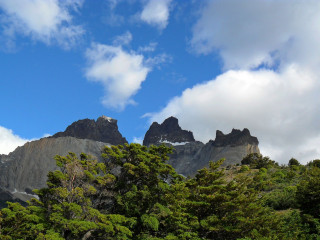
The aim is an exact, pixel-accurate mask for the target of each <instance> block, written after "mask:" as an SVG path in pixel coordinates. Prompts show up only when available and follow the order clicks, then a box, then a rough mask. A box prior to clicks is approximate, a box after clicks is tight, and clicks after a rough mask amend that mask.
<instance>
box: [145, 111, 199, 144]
mask: <svg viewBox="0 0 320 240" xmlns="http://www.w3.org/2000/svg"><path fill="white" fill-rule="evenodd" d="M194 141H195V140H194V137H193V133H192V132H190V131H186V130H182V129H181V127H180V126H179V123H178V119H176V118H175V117H169V118H167V119H166V120H165V121H164V122H163V123H162V124H159V123H157V122H154V123H152V125H151V127H150V128H149V130H148V131H147V133H146V135H145V137H144V140H143V145H145V146H149V145H151V144H154V145H157V144H161V143H172V144H179V143H187V142H194Z"/></svg>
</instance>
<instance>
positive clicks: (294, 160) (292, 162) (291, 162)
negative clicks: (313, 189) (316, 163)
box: [288, 158, 301, 166]
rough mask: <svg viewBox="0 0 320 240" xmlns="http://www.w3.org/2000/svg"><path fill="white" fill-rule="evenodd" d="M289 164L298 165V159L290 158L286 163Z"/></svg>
mask: <svg viewBox="0 0 320 240" xmlns="http://www.w3.org/2000/svg"><path fill="white" fill-rule="evenodd" d="M288 165H289V166H300V165H301V164H300V163H299V161H298V160H297V159H295V158H291V159H290V160H289V163H288Z"/></svg>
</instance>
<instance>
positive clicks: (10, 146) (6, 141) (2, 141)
mask: <svg viewBox="0 0 320 240" xmlns="http://www.w3.org/2000/svg"><path fill="white" fill-rule="evenodd" d="M28 141H29V140H27V139H23V138H21V137H19V136H18V135H15V134H14V133H13V131H12V130H11V129H7V128H4V127H2V126H0V154H8V153H10V152H12V151H13V150H15V149H16V148H17V147H18V146H22V145H23V144H25V143H26V142H28Z"/></svg>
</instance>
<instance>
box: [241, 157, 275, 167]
mask: <svg viewBox="0 0 320 240" xmlns="http://www.w3.org/2000/svg"><path fill="white" fill-rule="evenodd" d="M241 164H242V165H250V166H251V167H252V168H257V169H260V168H270V167H274V166H278V164H277V163H276V162H275V161H273V160H271V159H270V158H269V157H264V156H262V155H261V154H259V153H250V154H248V155H247V156H245V157H244V158H243V159H242V160H241Z"/></svg>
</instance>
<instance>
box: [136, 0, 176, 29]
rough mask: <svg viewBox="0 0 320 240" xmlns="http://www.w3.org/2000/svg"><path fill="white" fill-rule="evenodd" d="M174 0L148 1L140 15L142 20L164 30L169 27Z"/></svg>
mask: <svg viewBox="0 0 320 240" xmlns="http://www.w3.org/2000/svg"><path fill="white" fill-rule="evenodd" d="M171 1H172V0H161V1H159V0H148V1H147V2H146V4H145V6H144V8H143V10H142V12H141V14H140V19H141V20H142V21H144V22H146V23H148V24H150V25H154V26H157V27H158V28H159V29H164V28H166V26H167V25H168V20H169V12H170V3H171Z"/></svg>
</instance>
